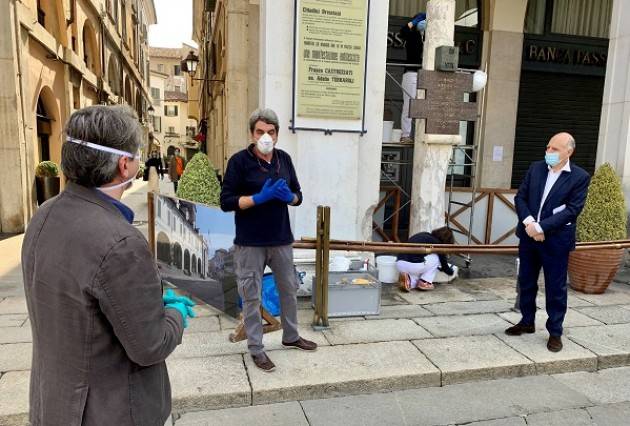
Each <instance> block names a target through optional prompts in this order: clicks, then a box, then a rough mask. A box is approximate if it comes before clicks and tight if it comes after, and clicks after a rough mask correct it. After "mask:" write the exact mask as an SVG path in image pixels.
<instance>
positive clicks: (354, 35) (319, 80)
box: [295, 0, 368, 120]
mask: <svg viewBox="0 0 630 426" xmlns="http://www.w3.org/2000/svg"><path fill="white" fill-rule="evenodd" d="M367 3H368V0H301V1H298V2H297V8H298V10H297V16H298V22H297V27H298V40H297V52H296V55H295V57H296V59H297V61H298V62H297V64H296V71H297V87H296V93H295V95H296V97H297V99H296V104H297V115H298V117H305V118H324V119H337V120H361V118H362V114H363V95H364V93H363V87H364V79H365V59H366V58H365V52H366V32H367V18H368V7H367Z"/></svg>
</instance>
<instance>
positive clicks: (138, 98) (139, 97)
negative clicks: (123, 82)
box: [136, 89, 144, 120]
mask: <svg viewBox="0 0 630 426" xmlns="http://www.w3.org/2000/svg"><path fill="white" fill-rule="evenodd" d="M136 114H138V118H139V119H140V120H142V117H143V116H144V114H142V95H141V94H140V89H136Z"/></svg>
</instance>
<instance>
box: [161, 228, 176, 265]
mask: <svg viewBox="0 0 630 426" xmlns="http://www.w3.org/2000/svg"><path fill="white" fill-rule="evenodd" d="M157 259H158V260H160V261H162V262H164V263H168V264H169V265H171V264H172V263H173V256H171V241H170V240H169V239H168V236H167V235H166V234H165V233H164V232H160V233H158V236H157Z"/></svg>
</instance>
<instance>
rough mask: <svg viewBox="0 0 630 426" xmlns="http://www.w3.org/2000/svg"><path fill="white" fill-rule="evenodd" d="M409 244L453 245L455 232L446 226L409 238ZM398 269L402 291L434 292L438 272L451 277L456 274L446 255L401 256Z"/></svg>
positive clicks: (397, 264) (397, 263) (397, 265)
mask: <svg viewBox="0 0 630 426" xmlns="http://www.w3.org/2000/svg"><path fill="white" fill-rule="evenodd" d="M408 242H409V243H414V244H453V243H454V242H455V238H454V237H453V231H451V230H450V229H449V228H448V227H446V226H444V227H442V228H437V229H434V230H433V231H431V232H430V233H429V232H420V233H418V234H415V235H413V236H411V238H409V241H408ZM396 267H397V268H398V272H400V289H401V290H403V291H410V290H411V289H416V290H433V289H434V286H433V280H434V279H435V275H436V274H437V273H438V270H441V271H442V272H444V273H445V274H446V275H449V276H452V275H453V274H454V273H455V271H454V270H453V268H452V267H451V265H449V263H448V258H447V257H446V255H444V254H401V255H399V256H398V260H397V261H396Z"/></svg>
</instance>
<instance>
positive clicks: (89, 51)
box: [83, 19, 99, 75]
mask: <svg viewBox="0 0 630 426" xmlns="http://www.w3.org/2000/svg"><path fill="white" fill-rule="evenodd" d="M83 62H84V63H85V66H86V67H87V68H88V69H89V70H90V71H92V72H93V73H94V74H96V75H98V74H99V63H98V45H97V43H96V32H95V31H94V27H92V24H91V23H90V21H89V20H88V19H86V20H85V24H83Z"/></svg>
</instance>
